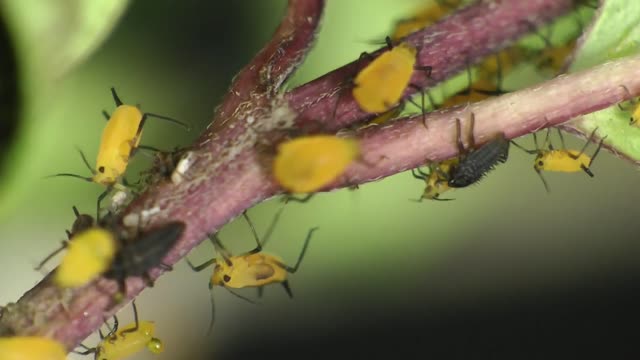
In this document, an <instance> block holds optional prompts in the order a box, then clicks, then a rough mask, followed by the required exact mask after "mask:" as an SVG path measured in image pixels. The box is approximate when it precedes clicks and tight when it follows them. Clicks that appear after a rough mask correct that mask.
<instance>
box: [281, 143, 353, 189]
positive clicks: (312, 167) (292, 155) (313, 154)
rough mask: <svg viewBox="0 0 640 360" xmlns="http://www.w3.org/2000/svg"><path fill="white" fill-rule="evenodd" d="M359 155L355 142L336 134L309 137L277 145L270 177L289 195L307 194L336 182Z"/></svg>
mask: <svg viewBox="0 0 640 360" xmlns="http://www.w3.org/2000/svg"><path fill="white" fill-rule="evenodd" d="M359 156H360V145H359V142H358V140H355V139H351V138H345V137H338V136H335V135H309V136H301V137H298V138H294V139H291V140H287V141H284V142H282V143H281V144H279V145H278V148H277V154H276V156H275V158H274V160H273V176H274V178H275V179H276V181H277V182H278V183H279V184H280V186H282V187H283V188H285V189H286V190H287V191H289V192H292V193H308V192H314V191H317V190H319V189H321V188H322V187H323V186H326V185H328V184H329V183H331V182H332V181H334V180H336V179H337V178H338V177H339V176H340V175H341V174H342V173H343V172H344V171H345V169H346V168H347V166H349V164H351V163H352V162H353V161H354V160H356V159H357V158H358V157H359Z"/></svg>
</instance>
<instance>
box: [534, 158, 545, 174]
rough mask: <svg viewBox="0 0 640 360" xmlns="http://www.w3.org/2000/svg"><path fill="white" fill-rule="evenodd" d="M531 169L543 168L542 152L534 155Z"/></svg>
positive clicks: (539, 169)
mask: <svg viewBox="0 0 640 360" xmlns="http://www.w3.org/2000/svg"><path fill="white" fill-rule="evenodd" d="M533 169H534V170H535V171H541V170H543V169H544V154H538V156H536V160H535V162H534V163H533Z"/></svg>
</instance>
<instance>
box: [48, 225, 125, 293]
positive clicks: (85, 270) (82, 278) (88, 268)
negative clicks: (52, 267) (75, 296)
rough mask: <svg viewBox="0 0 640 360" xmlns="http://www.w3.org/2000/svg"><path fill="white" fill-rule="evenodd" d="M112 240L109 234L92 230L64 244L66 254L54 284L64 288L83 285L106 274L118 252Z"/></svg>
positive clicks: (113, 237)
mask: <svg viewBox="0 0 640 360" xmlns="http://www.w3.org/2000/svg"><path fill="white" fill-rule="evenodd" d="M116 241H117V240H116V238H115V236H114V235H113V234H112V233H111V232H110V231H108V230H106V229H103V228H100V227H92V228H89V229H87V230H83V231H81V232H80V233H78V234H75V235H74V236H73V240H71V241H68V242H67V243H66V248H67V252H66V254H65V256H64V258H63V259H62V262H61V263H60V266H58V268H57V269H56V271H55V274H54V277H53V282H54V283H55V284H56V285H57V286H60V287H63V288H71V287H78V286H82V285H84V284H86V283H87V282H89V281H91V280H92V279H94V278H95V277H97V276H99V275H100V274H102V273H103V272H105V271H106V270H107V269H108V268H109V267H110V266H111V262H112V261H113V258H114V256H115V254H116V251H117V249H118V244H117V242H116Z"/></svg>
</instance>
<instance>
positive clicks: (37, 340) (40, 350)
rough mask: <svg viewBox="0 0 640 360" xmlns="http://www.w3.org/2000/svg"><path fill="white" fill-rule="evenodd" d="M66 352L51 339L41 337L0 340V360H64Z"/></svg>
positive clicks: (13, 337) (15, 337) (18, 337)
mask: <svg viewBox="0 0 640 360" xmlns="http://www.w3.org/2000/svg"><path fill="white" fill-rule="evenodd" d="M66 358H67V350H66V349H65V347H64V346H63V345H62V344H61V343H59V342H57V341H55V340H52V339H49V338H46V337H42V336H12V337H6V338H0V359H2V360H65V359H66Z"/></svg>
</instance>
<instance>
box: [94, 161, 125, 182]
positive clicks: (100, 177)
mask: <svg viewBox="0 0 640 360" xmlns="http://www.w3.org/2000/svg"><path fill="white" fill-rule="evenodd" d="M120 175H122V174H120V172H118V171H115V169H112V168H109V167H105V166H104V165H101V164H98V172H96V174H95V175H94V176H93V178H92V179H91V180H92V181H93V182H95V183H97V184H100V185H104V186H109V185H113V184H114V183H115V182H116V181H117V180H118V178H119V177H120Z"/></svg>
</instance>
